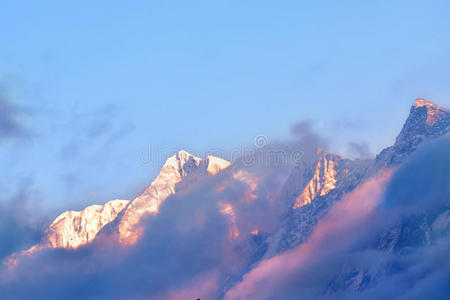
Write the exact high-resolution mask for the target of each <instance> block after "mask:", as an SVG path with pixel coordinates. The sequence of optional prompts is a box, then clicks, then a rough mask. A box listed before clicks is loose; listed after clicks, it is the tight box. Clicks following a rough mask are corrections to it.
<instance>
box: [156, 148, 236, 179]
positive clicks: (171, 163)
mask: <svg viewBox="0 0 450 300" xmlns="http://www.w3.org/2000/svg"><path fill="white" fill-rule="evenodd" d="M202 164H203V165H204V167H205V169H206V170H207V172H208V173H209V174H211V175H215V174H217V173H218V172H219V171H220V170H223V169H225V168H227V167H228V166H229V165H230V164H231V163H230V162H229V161H227V160H225V159H223V158H220V157H216V156H212V155H208V156H207V157H206V159H202V158H200V157H197V156H195V155H193V154H191V153H189V152H187V151H185V150H180V151H178V152H177V153H175V154H174V155H172V156H171V157H169V158H168V159H167V161H166V163H165V164H164V166H163V168H162V170H167V169H170V168H173V169H175V170H178V172H179V175H180V176H181V177H183V176H186V175H188V174H189V171H192V170H193V169H195V168H197V167H199V166H200V165H202Z"/></svg>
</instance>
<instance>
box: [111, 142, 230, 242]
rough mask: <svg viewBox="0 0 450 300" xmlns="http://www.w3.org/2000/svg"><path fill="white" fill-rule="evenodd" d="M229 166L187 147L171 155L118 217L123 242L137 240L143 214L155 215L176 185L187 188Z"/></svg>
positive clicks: (218, 159) (227, 163) (120, 236)
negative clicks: (140, 193) (188, 149)
mask: <svg viewBox="0 0 450 300" xmlns="http://www.w3.org/2000/svg"><path fill="white" fill-rule="evenodd" d="M228 166H230V162H228V161H226V160H224V159H221V158H218V157H214V156H208V157H207V158H206V159H201V158H199V157H196V156H193V155H192V154H189V153H188V152H186V151H184V150H181V151H179V152H178V153H176V154H175V155H173V156H171V157H169V159H167V161H166V163H165V164H164V166H163V167H162V169H161V171H160V173H159V174H158V176H157V177H156V179H155V180H154V181H153V182H152V183H151V185H150V186H149V187H148V188H147V189H146V190H145V191H144V192H143V193H142V195H140V196H139V197H137V198H136V199H134V200H133V201H132V202H131V203H130V204H129V205H128V206H127V208H126V209H125V211H124V213H123V214H121V216H120V217H119V219H118V220H117V222H118V232H119V239H120V241H121V242H123V243H134V242H135V241H136V240H137V238H138V237H139V235H140V233H141V230H142V228H141V227H140V226H139V222H140V221H141V219H142V217H145V216H147V215H149V214H156V213H157V212H158V208H159V206H160V205H161V203H162V202H163V201H164V200H165V199H167V197H169V196H170V195H173V194H175V191H176V188H180V189H181V188H183V187H184V188H185V187H188V186H190V185H192V184H194V183H195V182H198V181H199V180H201V179H202V178H205V177H207V176H210V175H216V174H217V173H218V172H219V171H220V170H223V169H225V168H227V167H228ZM182 180H183V182H182Z"/></svg>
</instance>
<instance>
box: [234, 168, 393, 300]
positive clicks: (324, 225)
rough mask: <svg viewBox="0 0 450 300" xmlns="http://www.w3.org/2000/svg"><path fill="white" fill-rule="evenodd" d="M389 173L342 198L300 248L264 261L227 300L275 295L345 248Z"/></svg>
mask: <svg viewBox="0 0 450 300" xmlns="http://www.w3.org/2000/svg"><path fill="white" fill-rule="evenodd" d="M390 175H391V172H390V171H388V172H383V173H380V174H378V175H377V176H375V177H373V178H371V179H369V180H367V181H366V182H365V183H363V184H362V185H361V186H360V187H358V188H357V189H356V190H354V191H353V192H351V193H349V194H347V195H346V196H344V197H343V199H342V201H340V202H338V203H337V204H336V205H335V206H334V207H333V208H332V209H331V211H330V213H329V214H328V215H327V216H326V217H325V218H324V219H323V220H321V221H319V223H318V224H317V227H316V229H315V230H314V232H313V233H312V235H311V237H310V238H309V239H308V240H307V241H306V242H305V243H303V244H301V245H300V246H298V247H297V248H294V249H293V250H290V251H287V252H285V253H283V254H280V255H278V256H275V257H273V258H271V259H268V260H266V261H263V262H262V263H261V264H260V265H259V266H258V267H256V268H255V269H253V270H252V271H251V272H249V273H248V274H247V275H245V276H244V278H243V281H242V282H241V283H239V284H238V285H236V286H235V287H234V288H233V289H231V290H230V291H229V292H228V293H227V294H226V297H225V298H226V299H262V298H264V297H267V296H275V295H277V292H276V291H277V290H279V289H282V287H283V286H284V285H285V284H286V282H287V281H289V280H290V278H292V277H293V276H295V278H297V279H298V280H301V276H308V274H302V273H303V270H306V269H307V268H308V267H309V266H311V264H314V263H315V262H317V261H320V259H321V258H322V257H324V256H326V255H327V253H330V252H336V251H340V250H341V249H342V248H345V247H346V246H348V244H349V243H350V242H351V240H352V239H354V238H355V234H356V235H357V234H359V233H360V231H358V230H356V231H355V228H358V226H361V225H362V223H364V222H365V221H366V220H367V218H366V217H367V216H368V215H369V214H370V213H371V212H372V211H373V209H374V208H375V207H376V205H377V204H378V203H379V201H380V199H381V195H382V193H383V190H384V187H385V185H386V182H387V181H388V179H389V178H390Z"/></svg>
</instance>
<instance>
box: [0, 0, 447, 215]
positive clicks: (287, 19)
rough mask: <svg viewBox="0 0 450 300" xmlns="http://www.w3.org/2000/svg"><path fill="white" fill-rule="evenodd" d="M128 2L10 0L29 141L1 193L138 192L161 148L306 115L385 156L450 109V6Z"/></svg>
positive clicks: (54, 200) (6, 155)
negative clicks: (408, 131) (411, 118)
mask: <svg viewBox="0 0 450 300" xmlns="http://www.w3.org/2000/svg"><path fill="white" fill-rule="evenodd" d="M128 2H130V3H126V2H124V1H120V2H119V1H76V2H71V3H67V2H66V3H63V2H61V1H5V0H3V1H2V2H1V4H0V24H1V26H0V41H1V47H0V86H1V88H2V93H3V95H6V96H3V97H6V98H7V99H8V100H7V101H9V102H10V103H12V105H14V107H16V108H18V109H16V110H15V113H16V115H15V117H16V118H18V119H19V122H20V124H21V126H23V128H24V130H26V132H27V134H26V136H25V137H24V136H23V135H20V137H17V138H12V137H8V138H4V139H0V155H1V156H0V157H1V159H0V168H1V169H2V173H3V180H1V181H0V188H1V189H2V190H3V191H4V193H3V195H4V196H3V199H0V200H4V199H6V198H7V197H8V195H10V194H13V193H14V192H15V191H16V190H17V189H18V188H20V187H23V186H27V187H32V194H33V197H34V198H37V199H40V201H42V202H41V203H42V205H43V206H44V207H49V208H51V209H68V208H80V207H83V206H84V205H86V204H91V203H103V202H105V201H107V200H109V199H113V198H132V197H134V196H135V195H136V194H138V193H139V191H140V190H141V189H142V188H144V187H145V186H146V185H147V184H148V183H149V182H150V181H151V180H153V178H154V176H155V175H156V174H157V172H158V170H159V168H160V166H161V164H162V163H163V161H161V159H157V157H158V156H162V157H164V156H165V154H167V155H169V154H170V152H172V151H174V150H177V149H181V148H183V149H186V150H188V151H191V152H193V153H195V154H198V155H202V154H203V153H205V152H208V151H212V150H214V151H217V150H222V151H224V153H227V152H230V151H234V150H235V149H240V147H242V146H251V144H252V141H253V137H254V136H255V135H257V134H264V135H267V136H268V137H269V139H270V140H275V139H282V138H288V137H289V128H290V126H291V125H292V124H294V123H295V122H297V121H300V120H305V119H310V120H312V121H314V122H315V124H316V126H317V129H318V130H319V131H320V132H321V133H322V134H323V135H324V136H326V137H328V138H330V139H331V146H330V149H329V150H332V151H338V152H340V153H342V154H344V155H346V154H347V153H346V145H347V143H348V142H350V141H354V142H363V141H364V142H367V143H368V144H369V146H370V149H371V151H372V153H377V152H379V151H380V150H381V149H382V148H383V147H386V146H388V145H390V144H391V143H392V142H393V139H394V138H395V136H396V135H397V133H398V132H399V131H400V129H401V126H402V124H403V122H404V120H405V118H406V117H407V114H408V111H409V107H410V106H411V105H412V103H413V101H414V99H415V98H416V97H424V98H427V99H429V100H432V101H434V102H436V103H437V104H439V105H441V106H446V107H449V106H450V85H449V84H448V78H449V75H450V39H449V33H450V19H449V18H448V12H449V9H450V4H449V3H448V1H427V2H425V1H395V3H392V1H340V2H336V1H321V2H320V3H319V2H313V1H276V2H275V1H128ZM131 2H132V3H131ZM338 3H339V4H338ZM0 116H2V114H1V113H0ZM149 147H150V148H151V149H152V150H153V153H157V154H158V153H161V154H160V155H159V154H158V155H156V159H155V157H154V155H153V158H154V159H152V160H151V161H147V160H146V159H145V155H146V154H145V153H146V151H148V148H149ZM143 157H144V159H143Z"/></svg>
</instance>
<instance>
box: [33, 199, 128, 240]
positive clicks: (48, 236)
mask: <svg viewBox="0 0 450 300" xmlns="http://www.w3.org/2000/svg"><path fill="white" fill-rule="evenodd" d="M128 203H129V201H128V200H119V199H116V200H112V201H109V202H107V203H106V204H104V205H91V206H88V207H86V208H85V209H83V210H82V211H71V210H69V211H66V212H63V213H62V214H60V215H59V216H58V217H57V218H56V219H55V220H54V221H53V223H52V224H51V225H50V226H49V227H48V229H47V230H46V232H45V234H44V238H43V240H42V242H41V244H40V245H41V246H43V247H52V248H77V247H79V246H82V245H85V244H88V243H89V242H91V241H92V240H93V239H94V238H95V237H96V236H97V233H98V232H99V231H100V230H101V229H102V228H103V227H104V226H105V225H106V224H108V223H109V222H111V221H112V220H114V219H115V218H116V217H117V215H118V214H119V213H120V212H121V211H122V210H123V209H124V208H125V207H126V205H127V204H128Z"/></svg>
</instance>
